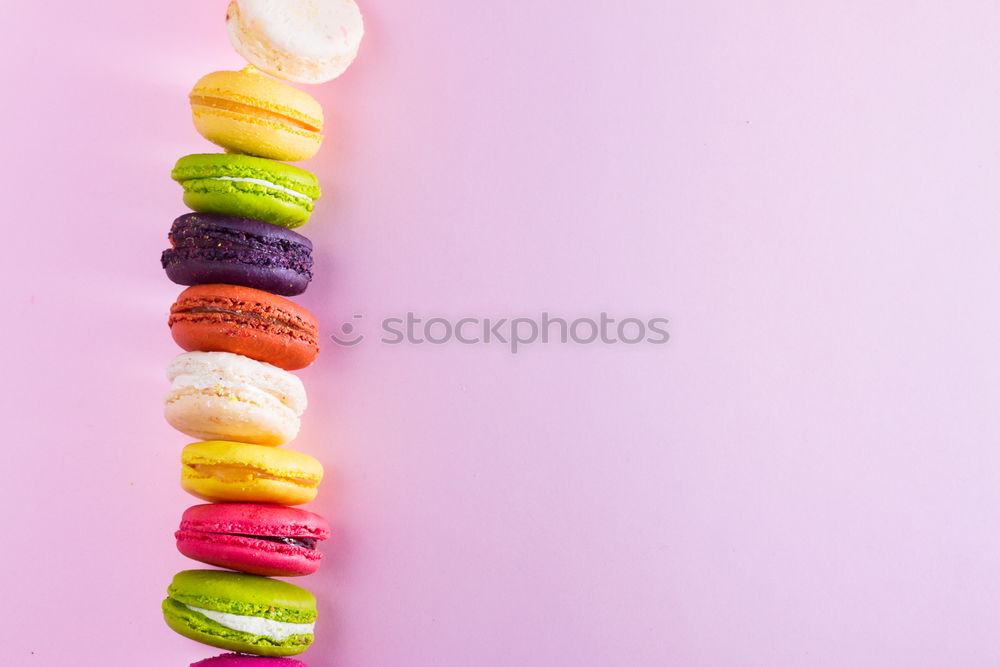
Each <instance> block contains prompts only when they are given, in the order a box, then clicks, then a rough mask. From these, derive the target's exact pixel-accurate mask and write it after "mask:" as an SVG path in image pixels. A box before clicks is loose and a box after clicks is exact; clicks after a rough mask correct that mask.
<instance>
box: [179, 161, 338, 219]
mask: <svg viewBox="0 0 1000 667" xmlns="http://www.w3.org/2000/svg"><path fill="white" fill-rule="evenodd" d="M170 177H171V178H173V179H174V180H175V181H177V182H178V183H180V184H181V187H183V188H184V203H185V204H187V205H188V206H190V207H191V208H192V209H194V210H195V211H198V212H200V213H220V214H222V215H231V216H235V217H238V218H250V219H252V220H263V221H264V222H270V223H272V224H275V225H281V226H282V227H288V228H292V227H299V226H301V225H304V224H306V221H307V220H308V219H309V216H310V215H311V214H312V211H313V206H314V203H313V202H315V201H316V200H317V199H319V195H320V190H319V182H318V181H317V180H316V177H315V176H313V175H312V174H310V173H309V172H308V171H306V170H305V169H299V168H298V167H293V166H292V165H290V164H285V163H283V162H275V161H274V160H265V159H264V158H261V157H251V156H249V155H230V154H228V153H202V154H196V155H187V156H185V157H182V158H181V159H180V160H178V161H177V164H176V165H175V166H174V170H173V171H172V172H170Z"/></svg>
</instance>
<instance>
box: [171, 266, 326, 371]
mask: <svg viewBox="0 0 1000 667" xmlns="http://www.w3.org/2000/svg"><path fill="white" fill-rule="evenodd" d="M167 324H168V325H169V326H170V334H171V335H172V336H173V337H174V341H175V342H176V343H177V344H178V345H180V346H181V347H182V348H184V349H185V350H188V351H194V350H200V351H203V352H213V351H214V352H232V353H234V354H241V355H243V356H245V357H250V358H251V359H256V360H257V361H263V362H265V363H268V364H272V365H274V366H277V367H278V368H283V369H285V370H296V369H299V368H305V367H306V366H308V365H309V364H311V363H312V362H313V360H314V359H315V358H316V355H317V354H319V324H318V323H317V322H316V318H315V317H314V316H313V314H312V313H310V312H309V311H308V310H306V309H305V308H303V307H302V306H300V305H298V304H297V303H295V302H293V301H289V300H288V299H286V298H284V297H280V296H277V295H276V294H271V293H270V292H264V291H262V290H256V289H253V288H251V287H241V286H239V285H223V284H211V285H195V286H194V287H188V288H187V289H186V290H184V291H183V292H181V293H180V294H179V295H178V296H177V300H176V301H175V302H174V305H172V306H171V307H170V317H169V318H168V319H167Z"/></svg>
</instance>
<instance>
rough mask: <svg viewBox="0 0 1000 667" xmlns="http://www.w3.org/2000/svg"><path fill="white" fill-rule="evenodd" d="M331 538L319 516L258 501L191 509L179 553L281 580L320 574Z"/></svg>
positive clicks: (179, 533)
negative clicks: (323, 545) (324, 544)
mask: <svg viewBox="0 0 1000 667" xmlns="http://www.w3.org/2000/svg"><path fill="white" fill-rule="evenodd" d="M329 536H330V526H329V525H328V524H327V522H326V520H325V519H324V518H323V517H321V516H320V515H318V514H313V513H312V512H307V511H305V510H301V509H298V508H295V507H282V506H280V505H257V504H252V503H222V504H209V505H195V506H194V507H189V508H188V509H187V510H185V512H184V514H183V516H182V517H181V525H180V530H178V531H177V532H176V533H174V537H176V538H177V550H178V551H180V552H181V553H182V554H184V555H185V556H187V557H188V558H193V559H194V560H198V561H201V562H202V563H208V564H209V565H217V566H219V567H225V568H229V569H231V570H239V571H241V572H249V573H251V574H263V575H265V576H277V577H297V576H301V575H305V574H312V573H313V572H315V571H316V570H317V569H318V568H319V563H320V559H322V557H323V555H322V554H321V553H320V552H319V551H318V550H317V549H316V546H317V543H318V542H320V541H322V540H325V539H326V538H328V537H329Z"/></svg>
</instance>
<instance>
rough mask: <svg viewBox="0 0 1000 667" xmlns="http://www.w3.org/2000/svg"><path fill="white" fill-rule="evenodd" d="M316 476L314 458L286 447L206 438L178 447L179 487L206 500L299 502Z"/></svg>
mask: <svg viewBox="0 0 1000 667" xmlns="http://www.w3.org/2000/svg"><path fill="white" fill-rule="evenodd" d="M322 480H323V465H322V464H321V463H320V462H319V461H317V460H316V459H314V458H313V457H311V456H309V455H308V454H303V453H302V452H295V451H292V450H290V449H279V448H274V447H266V446H263V445H247V444H243V443H241V442H224V441H220V440H210V441H205V442H193V443H191V444H190V445H188V446H187V447H185V448H184V449H183V450H182V451H181V487H182V488H183V489H184V490H185V491H187V492H188V493H190V494H191V495H193V496H195V497H197V498H201V499H202V500H207V501H209V502H237V503H271V504H274V505H301V504H302V503H307V502H309V501H310V500H312V499H314V498H315V497H316V493H317V492H318V490H319V483H320V482H321V481H322Z"/></svg>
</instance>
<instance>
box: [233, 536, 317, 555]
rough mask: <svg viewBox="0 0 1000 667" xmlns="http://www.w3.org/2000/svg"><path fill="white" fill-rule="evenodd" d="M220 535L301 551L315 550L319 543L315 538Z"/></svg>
mask: <svg viewBox="0 0 1000 667" xmlns="http://www.w3.org/2000/svg"><path fill="white" fill-rule="evenodd" d="M219 534H220V535H232V536H233V537H248V538H250V539H252V540H264V541H265V542H277V543H278V544H287V545H288V546H290V547H301V548H303V549H309V550H310V551H315V550H316V543H317V542H319V540H317V539H316V538H315V537H287V536H283V535H243V534H241V533H219Z"/></svg>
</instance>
